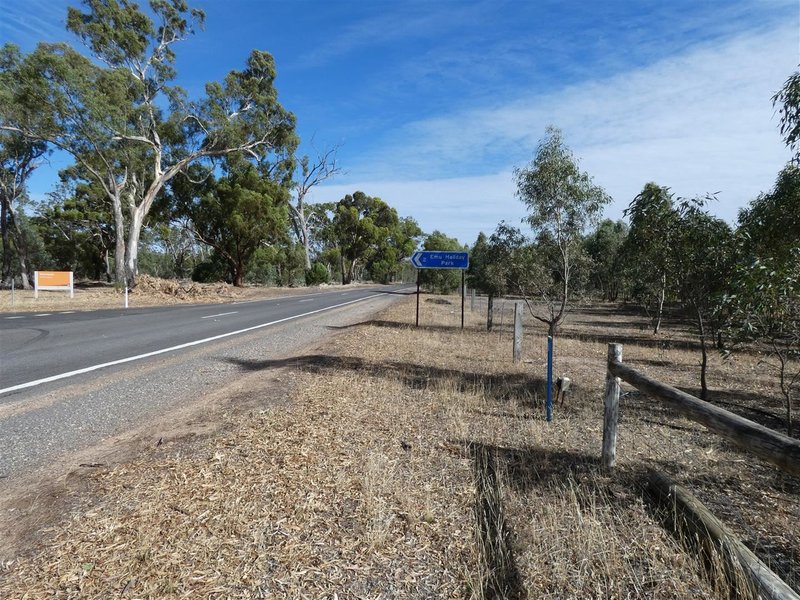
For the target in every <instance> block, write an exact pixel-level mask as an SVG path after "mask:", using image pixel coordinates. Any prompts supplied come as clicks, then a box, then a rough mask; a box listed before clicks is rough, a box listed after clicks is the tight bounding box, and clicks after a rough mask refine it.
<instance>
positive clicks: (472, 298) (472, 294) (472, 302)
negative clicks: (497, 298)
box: [469, 288, 475, 312]
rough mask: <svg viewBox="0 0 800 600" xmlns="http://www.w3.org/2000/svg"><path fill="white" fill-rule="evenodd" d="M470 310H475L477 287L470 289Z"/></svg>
mask: <svg viewBox="0 0 800 600" xmlns="http://www.w3.org/2000/svg"><path fill="white" fill-rule="evenodd" d="M469 310H470V312H475V288H472V289H471V290H470V291H469Z"/></svg>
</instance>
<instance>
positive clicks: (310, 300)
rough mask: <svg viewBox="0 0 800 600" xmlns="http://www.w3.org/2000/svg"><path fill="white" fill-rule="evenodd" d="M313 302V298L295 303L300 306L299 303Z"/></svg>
mask: <svg viewBox="0 0 800 600" xmlns="http://www.w3.org/2000/svg"><path fill="white" fill-rule="evenodd" d="M313 301H314V299H313V298H309V299H307V300H298V301H297V303H298V304H300V303H301V302H313Z"/></svg>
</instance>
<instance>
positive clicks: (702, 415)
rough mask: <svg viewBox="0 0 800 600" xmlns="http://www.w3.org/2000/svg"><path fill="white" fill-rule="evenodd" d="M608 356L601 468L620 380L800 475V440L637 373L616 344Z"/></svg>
mask: <svg viewBox="0 0 800 600" xmlns="http://www.w3.org/2000/svg"><path fill="white" fill-rule="evenodd" d="M608 357H609V360H608V374H607V378H606V381H607V385H606V401H605V419H604V424H603V457H602V464H603V466H604V467H606V468H611V467H613V466H614V464H615V463H616V446H617V419H618V415H619V395H620V380H623V381H626V382H627V383H629V384H631V385H633V386H634V387H635V388H637V389H638V390H640V391H642V392H644V393H645V394H647V395H648V396H651V397H653V398H658V399H659V400H662V401H664V402H665V403H666V404H668V405H669V406H670V408H672V409H673V410H674V411H675V412H677V413H679V414H681V415H683V416H684V417H687V418H689V419H692V420H693V421H697V422H698V423H701V424H703V425H705V426H706V427H707V428H708V429H710V430H711V431H713V432H714V433H717V434H719V435H721V436H722V437H724V438H726V439H727V440H729V441H731V442H733V443H734V444H736V445H737V446H739V447H740V448H742V449H744V450H746V451H747V452H750V453H751V454H755V455H756V456H759V457H761V458H763V459H764V460H766V461H769V462H771V463H772V464H774V465H776V466H777V467H778V468H780V469H781V470H783V471H785V472H786V473H790V474H792V475H798V476H800V440H796V439H794V438H790V437H789V436H786V435H783V434H781V433H778V432H777V431H773V430H772V429H769V428H767V427H764V426H763V425H759V424H758V423H754V422H753V421H750V420H748V419H745V418H744V417H740V416H739V415H736V414H734V413H732V412H730V411H727V410H725V409H723V408H719V407H718V406H714V405H713V404H710V403H708V402H705V401H703V400H700V399H699V398H695V397H694V396H692V395H690V394H687V393H686V392H682V391H680V390H679V389H676V388H674V387H672V386H669V385H665V384H663V383H661V382H660V381H656V380H655V379H651V378H649V377H647V376H646V375H643V374H642V373H639V372H638V371H636V370H634V369H632V368H631V367H629V366H627V365H624V364H623V363H622V346H621V345H620V344H609V345H608Z"/></svg>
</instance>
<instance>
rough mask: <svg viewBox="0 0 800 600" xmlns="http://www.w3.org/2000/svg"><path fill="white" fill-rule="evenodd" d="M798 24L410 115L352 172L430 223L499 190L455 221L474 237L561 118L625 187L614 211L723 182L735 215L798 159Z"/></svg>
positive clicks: (578, 144)
mask: <svg viewBox="0 0 800 600" xmlns="http://www.w3.org/2000/svg"><path fill="white" fill-rule="evenodd" d="M798 36H800V34H799V33H798V22H797V21H794V22H785V23H782V24H780V25H777V26H773V27H770V28H759V29H758V30H756V31H750V32H746V33H741V34H739V35H738V36H733V37H730V38H729V39H727V40H726V41H724V42H722V43H720V42H713V43H712V42H708V43H702V44H700V45H696V46H694V47H692V48H691V49H689V50H688V51H686V52H683V53H681V54H678V55H675V56H672V57H670V58H667V59H663V60H660V61H658V62H656V63H655V64H652V65H650V66H645V67H641V68H637V69H634V70H632V71H629V72H626V73H620V74H618V75H615V76H612V77H607V78H604V79H597V80H590V81H585V82H583V83H579V84H575V85H571V86H569V87H566V88H563V89H560V90H557V91H552V92H549V93H546V94H543V95H537V94H535V93H533V92H531V93H527V94H520V95H518V96H517V97H515V98H513V99H509V100H506V101H502V102H501V101H498V102H495V103H494V104H493V105H489V106H482V107H478V108H472V109H465V110H461V111H458V112H456V113H454V114H446V115H440V116H437V117H434V118H428V119H422V120H417V121H413V122H409V123H407V124H405V125H403V126H401V127H399V128H398V129H396V130H394V131H393V132H391V133H390V134H389V135H388V136H387V137H386V138H385V139H383V140H381V142H380V143H379V144H377V145H376V148H374V149H373V151H372V152H371V153H370V154H369V155H368V156H364V157H363V158H362V159H361V161H360V162H359V163H357V164H356V165H354V166H353V167H352V168H351V170H350V172H351V176H350V181H352V183H353V185H355V186H356V187H359V186H360V187H361V188H363V189H364V191H365V192H367V193H371V194H377V195H380V196H382V197H384V199H387V200H389V201H390V202H391V203H392V204H394V205H396V206H398V207H399V209H400V212H401V213H404V214H415V215H416V214H420V215H430V219H431V220H430V221H428V222H425V223H424V224H423V225H424V226H425V227H427V228H428V229H430V228H433V227H438V228H441V229H447V227H448V223H453V219H455V220H459V218H460V216H459V214H455V215H453V214H451V213H444V214H442V215H441V217H440V223H441V224H437V220H436V219H437V217H436V214H435V210H432V207H435V206H438V205H440V203H441V202H452V201H453V200H452V199H447V200H445V194H453V195H454V197H456V198H461V201H460V202H461V205H462V214H463V204H464V203H465V202H466V201H467V200H469V201H470V202H472V201H475V202H483V203H484V206H487V205H488V206H491V203H490V202H494V203H495V204H494V205H495V206H496V207H497V210H496V211H492V210H484V209H483V208H481V209H479V212H480V213H481V214H485V216H486V219H487V220H486V222H485V223H484V224H483V225H480V224H474V225H473V226H472V227H470V228H467V227H466V226H465V227H464V228H463V229H461V230H460V231H459V230H455V229H453V230H452V231H453V233H459V236H467V237H465V239H467V240H470V239H474V236H475V235H476V234H477V229H481V228H482V229H492V228H493V227H494V225H495V224H496V223H497V222H498V221H499V220H500V219H501V218H506V217H505V216H504V215H506V214H510V212H514V211H510V212H509V210H508V207H510V206H512V205H513V203H514V202H515V201H513V199H510V197H511V196H513V187H512V185H511V182H510V175H509V174H510V171H511V169H512V167H513V166H514V165H521V164H523V163H524V162H526V161H528V160H530V158H531V157H532V155H533V152H534V151H535V148H536V144H537V142H538V140H539V139H540V138H541V136H542V135H543V132H544V128H545V126H546V125H548V124H551V123H552V124H555V125H557V126H559V127H561V128H562V129H563V130H564V132H565V136H566V140H567V143H568V144H569V145H570V147H571V148H572V149H573V150H574V151H575V153H576V155H577V156H579V157H581V158H582V166H583V167H584V168H585V169H586V170H588V171H589V172H590V173H592V174H593V175H594V176H595V179H596V180H597V182H598V183H600V184H601V185H603V186H605V187H606V189H607V190H608V191H609V192H610V193H611V194H612V196H613V197H614V198H615V201H616V202H615V205H614V207H613V208H612V209H611V210H609V215H610V216H619V215H620V214H621V211H622V208H624V206H626V205H627V203H628V202H629V201H630V200H631V199H632V198H633V196H635V194H636V193H638V191H639V190H640V189H641V187H642V186H643V185H644V183H646V182H647V181H650V180H655V181H657V182H658V183H659V184H661V185H667V186H671V187H672V188H673V190H674V191H675V192H676V193H678V194H679V195H683V196H693V195H697V194H703V193H706V192H717V191H719V192H720V195H719V198H720V204H719V205H718V206H717V207H716V211H717V212H718V213H719V214H720V215H721V216H723V217H724V218H727V219H729V220H733V219H734V218H735V215H736V211H737V209H738V208H739V207H741V206H743V205H744V204H746V203H747V202H748V201H749V200H751V199H752V198H754V197H755V196H756V195H757V194H758V193H759V192H760V191H762V190H766V189H768V188H769V187H771V185H772V183H773V181H774V178H775V175H776V174H777V172H778V170H779V169H780V168H781V167H782V166H783V164H784V163H785V161H786V160H787V159H788V151H787V150H786V149H785V147H784V146H783V144H782V142H781V140H780V137H779V135H778V133H777V121H776V117H775V114H774V109H773V107H772V105H771V96H772V94H773V93H774V92H775V91H776V90H777V89H778V88H779V87H780V86H781V85H782V83H783V81H784V80H785V78H786V77H787V76H788V74H789V73H790V72H791V71H792V70H794V69H795V68H796V65H797V61H798V54H797V48H798ZM498 174H499V175H498ZM503 174H505V175H503ZM472 175H474V176H472ZM504 176H508V177H509V179H508V181H506V182H505V183H504V182H503V181H501V178H502V177H504ZM361 182H364V183H361ZM353 185H350V186H344V187H343V188H341V189H344V188H347V187H349V188H351V189H350V191H352V188H353ZM334 190H335V191H336V192H337V193H338V191H340V190H339V189H338V188H336V187H332V188H331V192H334ZM386 190H389V192H387V191H386ZM493 190H502V192H503V194H505V196H504V197H503V198H500V197H498V196H497V193H496V192H493ZM395 194H396V196H395ZM477 196H480V197H481V198H483V200H479V199H478V198H477ZM489 198H492V199H493V200H491V201H490V200H489ZM326 199H327V198H326ZM487 203H489V204H487ZM495 212H496V214H494V213H495ZM493 214H494V216H493ZM425 218H426V219H427V217H425ZM420 219H421V221H422V220H423V218H422V217H420ZM461 232H463V233H461Z"/></svg>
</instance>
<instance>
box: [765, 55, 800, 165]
mask: <svg viewBox="0 0 800 600" xmlns="http://www.w3.org/2000/svg"><path fill="white" fill-rule="evenodd" d="M772 105H773V106H775V107H777V109H778V114H779V115H780V131H781V135H782V136H783V139H784V140H786V145H787V146H789V147H790V148H793V149H794V150H795V160H797V159H798V158H800V146H798V142H800V71H795V72H794V73H792V74H791V75H790V76H789V78H788V79H787V80H786V82H785V83H784V84H783V88H781V90H780V91H779V92H778V93H776V94H775V95H774V96H773V97H772Z"/></svg>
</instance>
